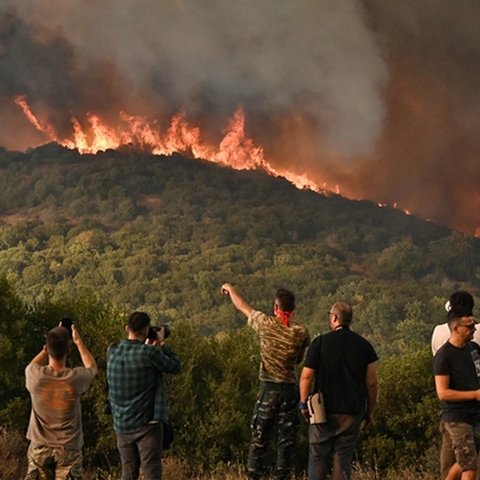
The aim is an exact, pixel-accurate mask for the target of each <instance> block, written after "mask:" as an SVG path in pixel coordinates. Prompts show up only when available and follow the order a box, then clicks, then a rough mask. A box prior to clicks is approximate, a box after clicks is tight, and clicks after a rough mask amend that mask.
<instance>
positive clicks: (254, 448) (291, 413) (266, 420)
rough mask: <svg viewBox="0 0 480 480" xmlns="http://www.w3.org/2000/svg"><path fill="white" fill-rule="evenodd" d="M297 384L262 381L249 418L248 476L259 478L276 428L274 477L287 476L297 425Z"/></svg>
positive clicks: (282, 477)
mask: <svg viewBox="0 0 480 480" xmlns="http://www.w3.org/2000/svg"><path fill="white" fill-rule="evenodd" d="M297 403H298V387H297V385H295V384H293V383H274V382H261V383H260V387H259V391H258V398H257V402H256V404H255V410H254V413H253V418H252V425H251V426H252V439H251V441H250V447H249V449H248V465H247V470H248V478H249V479H259V478H262V475H263V474H264V469H265V455H266V451H267V446H268V442H269V440H270V439H271V437H272V436H273V431H274V428H275V426H276V429H277V460H276V466H275V472H274V477H273V478H275V479H276V480H284V479H287V478H289V475H290V470H291V468H292V463H293V454H294V449H295V442H296V437H297V429H298V413H297Z"/></svg>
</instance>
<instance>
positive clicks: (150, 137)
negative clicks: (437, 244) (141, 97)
mask: <svg viewBox="0 0 480 480" xmlns="http://www.w3.org/2000/svg"><path fill="white" fill-rule="evenodd" d="M15 103H17V105H19V106H20V108H21V109H22V111H23V113H24V114H25V116H26V118H27V119H28V121H29V122H30V123H31V124H32V125H33V126H34V127H35V128H36V129H37V130H39V131H40V132H42V133H43V134H44V135H45V136H46V137H47V139H48V140H49V141H51V142H56V143H59V144H60V145H63V146H65V147H67V148H71V149H75V148H76V149H77V150H78V151H79V152H80V153H96V152H98V151H101V150H107V149H117V148H119V147H121V146H123V145H135V146H138V147H140V148H142V149H145V150H149V151H151V152H152V153H153V154H155V155H172V154H173V153H175V152H179V153H184V154H188V155H191V156H193V157H194V158H202V159H204V160H208V161H210V162H214V163H218V164H221V165H226V166H229V167H231V168H233V169H235V170H254V169H261V170H263V171H265V172H267V173H269V174H270V175H272V176H275V177H284V178H286V179H287V180H288V181H290V182H291V183H292V184H293V185H295V186H296V187H297V188H301V189H304V188H305V189H310V190H314V191H316V192H319V193H323V194H327V193H328V192H329V191H330V192H331V191H333V192H335V193H337V194H339V193H340V187H339V186H338V185H335V186H334V187H333V188H331V187H330V188H329V187H328V185H327V183H326V182H324V183H322V184H320V183H319V182H316V181H314V180H313V179H311V178H309V177H308V175H306V174H298V173H296V172H293V171H290V170H286V169H280V168H275V167H273V166H272V165H271V164H270V162H268V161H267V160H266V159H265V156H264V151H263V148H262V147H259V146H257V145H255V143H254V141H253V140H252V139H251V138H248V137H247V136H246V133H245V114H244V112H243V109H242V108H238V109H237V111H236V112H235V113H234V114H233V116H232V118H231V119H230V120H229V122H228V125H227V127H226V128H225V130H224V132H223V133H224V137H223V138H222V140H221V141H220V143H219V145H218V147H217V148H214V147H212V146H209V145H205V144H204V143H203V142H202V139H201V131H200V128H199V127H196V126H191V125H190V124H189V123H188V122H187V121H186V120H185V119H184V118H183V117H182V115H181V114H176V115H174V116H173V117H172V118H171V120H170V125H169V127H168V129H167V130H166V132H165V133H164V134H162V133H161V131H160V129H159V127H158V124H157V123H156V122H155V121H153V122H150V121H148V120H147V119H146V118H145V117H141V116H135V115H129V114H127V113H125V112H120V120H121V122H123V127H118V128H113V127H111V126H109V125H107V124H106V123H105V122H103V121H102V119H101V118H100V117H99V116H98V115H93V114H87V115H86V120H87V123H88V127H87V128H85V127H83V126H82V124H81V123H80V121H79V120H78V119H77V118H75V117H73V118H72V119H71V122H72V127H73V135H72V138H66V139H60V138H59V136H58V135H57V133H56V131H55V129H54V128H53V127H52V126H51V125H49V124H48V123H46V122H42V121H40V120H39V119H38V117H37V116H36V115H35V114H34V113H33V112H32V109H31V108H30V106H29V104H28V102H27V100H26V98H25V96H18V97H16V98H15Z"/></svg>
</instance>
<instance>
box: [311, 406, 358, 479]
mask: <svg viewBox="0 0 480 480" xmlns="http://www.w3.org/2000/svg"><path fill="white" fill-rule="evenodd" d="M362 418H363V415H357V416H353V415H347V414H340V413H331V414H327V422H326V423H320V424H314V425H310V427H309V454H308V480H325V479H326V478H327V475H328V473H329V471H330V465H331V470H332V476H331V480H349V479H350V477H351V475H352V460H353V454H354V452H355V446H356V444H357V438H358V433H359V430H360V423H361V422H362Z"/></svg>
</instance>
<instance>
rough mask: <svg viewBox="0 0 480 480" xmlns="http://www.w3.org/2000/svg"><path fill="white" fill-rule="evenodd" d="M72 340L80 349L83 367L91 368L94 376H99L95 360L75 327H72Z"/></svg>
mask: <svg viewBox="0 0 480 480" xmlns="http://www.w3.org/2000/svg"><path fill="white" fill-rule="evenodd" d="M72 340H73V342H74V343H75V345H76V346H77V348H78V353H79V354H80V358H81V359H82V363H83V366H84V367H85V368H90V369H91V370H92V371H93V374H94V375H97V374H98V367H97V362H96V361H95V358H93V355H92V354H91V353H90V350H88V348H87V347H86V346H85V344H84V343H83V340H82V339H81V338H80V335H79V334H78V332H77V329H76V328H75V325H72Z"/></svg>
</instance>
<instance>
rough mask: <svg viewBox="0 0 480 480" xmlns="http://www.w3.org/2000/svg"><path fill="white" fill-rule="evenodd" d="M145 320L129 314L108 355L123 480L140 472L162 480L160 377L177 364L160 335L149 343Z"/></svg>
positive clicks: (163, 413)
mask: <svg viewBox="0 0 480 480" xmlns="http://www.w3.org/2000/svg"><path fill="white" fill-rule="evenodd" d="M149 328H150V318H149V316H148V315H147V314H146V313H144V312H134V313H132V314H131V315H130V317H129V319H128V323H127V327H126V330H127V333H128V338H127V339H126V340H122V341H121V342H120V343H118V344H114V345H112V346H111V347H110V348H109V350H108V354H107V357H108V360H107V379H108V394H109V401H110V405H111V409H112V416H113V426H114V429H115V432H116V434H117V448H118V451H119V453H120V459H121V462H122V480H137V479H138V477H139V473H140V467H141V468H142V471H143V475H144V478H145V480H158V479H160V478H161V477H162V463H161V460H162V443H163V423H164V422H167V421H168V412H167V408H166V404H165V395H164V391H163V378H162V374H163V373H178V372H179V371H180V361H179V359H178V357H177V356H176V355H175V353H174V352H173V351H172V350H171V349H170V348H169V347H166V346H165V340H164V329H161V330H160V331H158V332H157V339H156V340H154V341H152V342H151V343H150V341H148V343H145V340H146V339H147V335H148V330H149Z"/></svg>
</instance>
